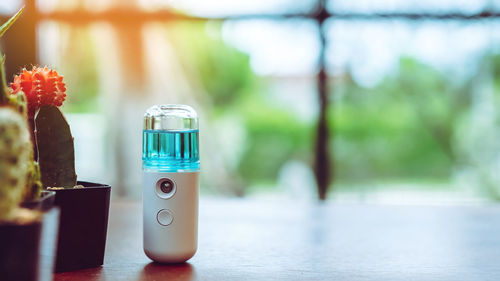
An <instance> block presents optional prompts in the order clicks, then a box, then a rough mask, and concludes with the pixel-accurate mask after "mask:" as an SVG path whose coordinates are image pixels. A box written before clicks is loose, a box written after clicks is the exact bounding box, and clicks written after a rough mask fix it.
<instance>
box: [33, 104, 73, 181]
mask: <svg viewBox="0 0 500 281" xmlns="http://www.w3.org/2000/svg"><path fill="white" fill-rule="evenodd" d="M35 133H36V141H37V145H38V163H39V164H40V170H41V172H42V183H43V186H44V187H45V188H47V187H64V188H73V187H74V186H75V185H76V174H75V151H74V143H73V136H72V135H71V131H70V128H69V125H68V122H67V121H66V119H65V118H64V116H63V114H62V112H61V111H60V110H59V108H57V107H55V106H51V105H49V106H42V107H41V108H40V110H39V111H38V113H37V114H36V116H35Z"/></svg>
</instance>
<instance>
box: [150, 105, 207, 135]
mask: <svg viewBox="0 0 500 281" xmlns="http://www.w3.org/2000/svg"><path fill="white" fill-rule="evenodd" d="M144 130H161V131H185V130H198V114H196V111H195V110H194V109H193V108H192V107H190V106H188V105H182V104H162V105H153V106H152V107H150V108H148V110H146V113H145V114H144Z"/></svg>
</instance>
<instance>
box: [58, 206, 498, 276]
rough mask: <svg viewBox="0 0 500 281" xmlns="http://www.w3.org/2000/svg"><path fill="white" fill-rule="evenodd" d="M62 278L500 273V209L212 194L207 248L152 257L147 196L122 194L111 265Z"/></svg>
mask: <svg viewBox="0 0 500 281" xmlns="http://www.w3.org/2000/svg"><path fill="white" fill-rule="evenodd" d="M54 279H55V280H58V281H62V280H72V281H76V280H454V281H455V280H482V281H485V280H500V206H495V205H491V206H462V207H449V206H443V207H436V206H434V207H430V206H418V207H417V206H387V205H385V206H383V205H362V204H359V205H346V204H331V203H327V204H312V203H311V204H303V203H294V202H292V201H257V200H245V199H202V200H201V204H200V229H199V247H198V253H197V254H196V255H195V256H194V257H193V258H192V259H191V260H190V261H189V262H188V263H185V264H178V265H169V266H166V265H159V264H155V263H152V262H151V261H150V260H149V259H148V258H147V257H146V256H145V255H144V253H143V251H142V212H141V203H136V202H123V201H113V202H112V205H111V210H110V217H109V230H108V240H107V245H106V257H105V260H104V265H103V266H102V267H99V268H93V269H87V270H80V271H74V272H67V273H59V274H56V275H55V277H54Z"/></svg>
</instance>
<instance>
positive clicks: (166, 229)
mask: <svg viewBox="0 0 500 281" xmlns="http://www.w3.org/2000/svg"><path fill="white" fill-rule="evenodd" d="M142 161H143V165H142V170H143V176H142V179H143V196H142V208H143V230H144V234H143V235H144V252H145V253H146V255H147V256H148V257H149V258H150V259H152V260H154V261H157V262H162V263H178V262H184V261H187V260H188V259H190V258H191V257H192V256H193V255H194V253H195V252H196V247H197V239H198V185H199V182H198V178H199V171H200V157H199V151H198V116H197V114H196V111H194V110H193V109H192V108H191V107H189V106H186V105H172V104H167V105H155V106H153V107H151V108H149V109H148V110H147V111H146V114H144V131H143V153H142Z"/></svg>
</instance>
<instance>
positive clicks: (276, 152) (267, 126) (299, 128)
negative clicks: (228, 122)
mask: <svg viewBox="0 0 500 281" xmlns="http://www.w3.org/2000/svg"><path fill="white" fill-rule="evenodd" d="M256 96H257V94H256ZM240 114H241V115H242V116H243V117H244V119H245V124H244V126H245V128H246V130H247V138H246V141H245V144H244V145H245V151H244V153H243V155H242V157H241V160H240V163H239V165H238V172H239V174H240V175H241V176H242V177H243V178H244V179H245V181H246V182H247V183H248V184H257V183H261V182H275V181H276V179H277V175H278V173H279V170H280V168H281V167H282V166H283V165H284V164H285V163H287V162H288V161H290V160H292V159H300V160H303V161H309V160H310V159H309V158H310V156H309V154H310V151H311V143H312V141H313V139H312V129H313V128H312V126H310V125H308V124H305V123H304V122H303V121H302V120H300V119H299V118H297V117H296V116H295V115H293V113H292V112H290V111H288V110H286V109H279V108H275V107H274V108H273V107H271V106H269V105H266V104H265V101H263V100H258V99H257V98H252V99H251V100H249V101H247V103H245V104H244V105H242V107H241V108H240Z"/></svg>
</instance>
